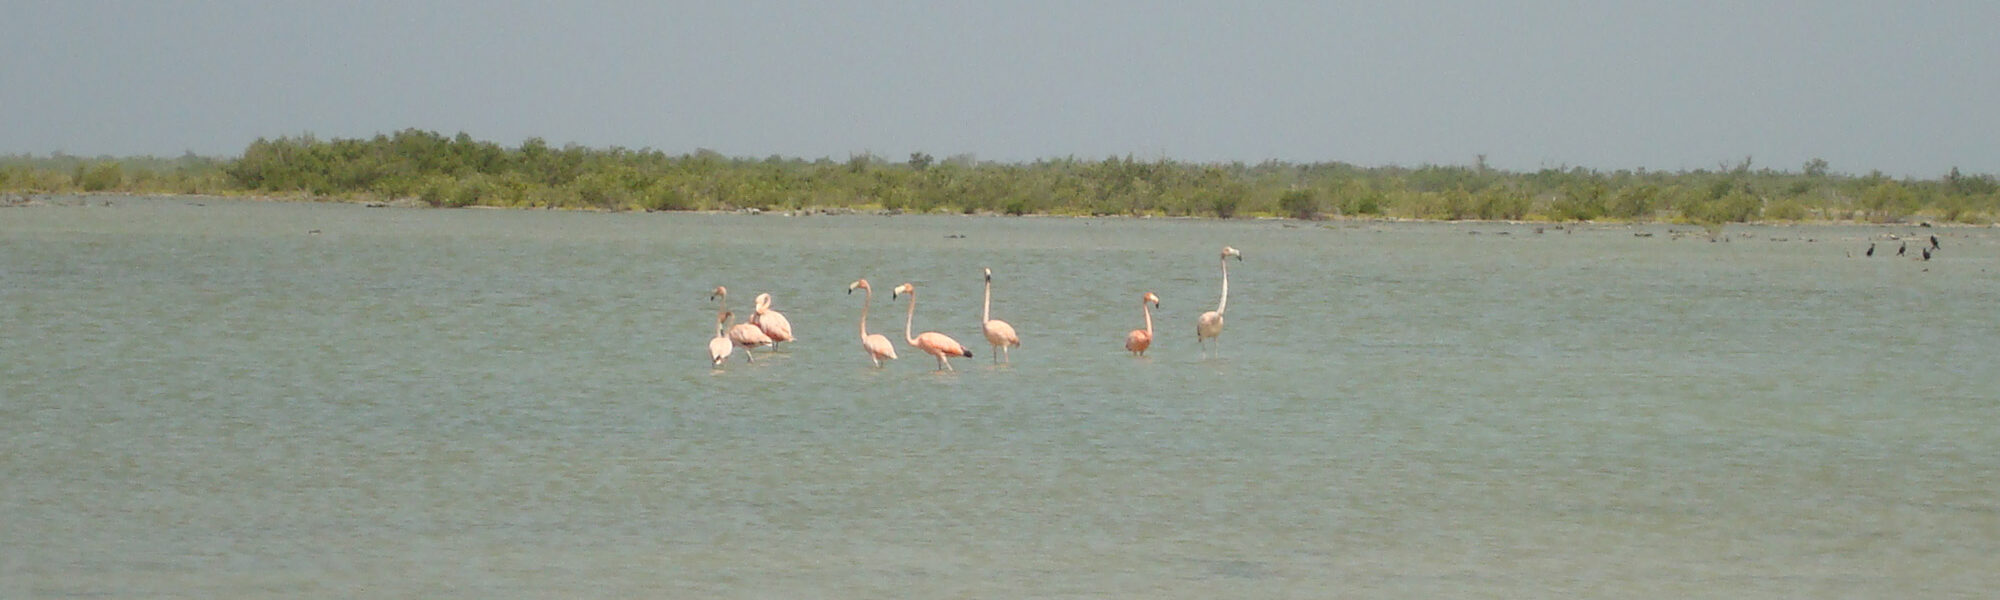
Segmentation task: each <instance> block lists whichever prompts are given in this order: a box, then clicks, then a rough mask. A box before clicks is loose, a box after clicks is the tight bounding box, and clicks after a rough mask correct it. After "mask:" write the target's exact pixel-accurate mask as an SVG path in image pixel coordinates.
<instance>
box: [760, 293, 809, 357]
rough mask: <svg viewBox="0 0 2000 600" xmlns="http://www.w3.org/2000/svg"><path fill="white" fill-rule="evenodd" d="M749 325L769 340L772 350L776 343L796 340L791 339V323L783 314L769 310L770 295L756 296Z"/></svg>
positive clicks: (776, 345)
mask: <svg viewBox="0 0 2000 600" xmlns="http://www.w3.org/2000/svg"><path fill="white" fill-rule="evenodd" d="M750 324H751V325H756V326H757V329H759V330H762V331H763V332H764V335H766V336H769V337H770V338H771V347H772V348H776V347H778V342H789V341H792V340H795V339H797V338H794V337H792V321H791V320H790V319H786V318H785V314H784V313H781V312H778V311H776V310H772V309H771V295H770V294H758V295H757V308H756V309H755V310H753V311H751V313H750Z"/></svg>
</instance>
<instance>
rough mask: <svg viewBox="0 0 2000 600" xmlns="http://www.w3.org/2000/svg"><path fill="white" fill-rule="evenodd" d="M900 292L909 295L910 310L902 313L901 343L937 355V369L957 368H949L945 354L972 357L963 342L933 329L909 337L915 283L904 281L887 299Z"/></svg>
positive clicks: (915, 311)
mask: <svg viewBox="0 0 2000 600" xmlns="http://www.w3.org/2000/svg"><path fill="white" fill-rule="evenodd" d="M902 294H909V295H910V310H909V312H908V314H905V315H903V343H905V344H909V345H910V346H912V347H915V348H916V349H918V350H922V351H923V352H924V353H925V354H929V355H931V356H935V357H937V361H938V368H937V370H940V371H946V370H951V371H956V370H957V369H953V368H951V361H949V360H945V357H946V356H963V357H966V358H972V351H971V350H967V349H966V348H965V346H964V345H963V344H960V343H958V340H954V339H951V336H948V335H945V334H942V333H938V332H935V331H926V332H924V333H923V335H919V336H917V337H914V338H913V337H910V329H911V323H912V322H914V321H915V320H916V318H917V286H916V284H913V283H905V284H903V285H899V286H896V289H893V290H889V299H890V300H894V299H896V296H898V295H902Z"/></svg>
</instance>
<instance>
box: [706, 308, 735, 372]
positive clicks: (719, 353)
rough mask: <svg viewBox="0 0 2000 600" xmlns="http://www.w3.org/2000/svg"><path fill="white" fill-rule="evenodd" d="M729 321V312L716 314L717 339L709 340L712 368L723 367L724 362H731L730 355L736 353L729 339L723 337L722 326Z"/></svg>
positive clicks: (709, 359)
mask: <svg viewBox="0 0 2000 600" xmlns="http://www.w3.org/2000/svg"><path fill="white" fill-rule="evenodd" d="M728 321H729V311H726V310H725V311H721V312H718V313H716V314H715V337H714V338H713V339H710V340H708V362H709V363H710V365H711V366H716V367H720V366H722V362H723V361H726V360H729V353H731V352H735V351H736V347H735V346H731V345H729V338H727V337H723V335H722V324H723V323H726V322H728Z"/></svg>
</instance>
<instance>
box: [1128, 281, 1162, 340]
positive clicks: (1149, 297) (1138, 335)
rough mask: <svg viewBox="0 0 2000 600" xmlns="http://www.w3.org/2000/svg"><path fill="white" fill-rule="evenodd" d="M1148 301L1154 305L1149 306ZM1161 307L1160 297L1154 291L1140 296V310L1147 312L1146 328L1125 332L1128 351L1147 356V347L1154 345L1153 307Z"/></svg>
mask: <svg viewBox="0 0 2000 600" xmlns="http://www.w3.org/2000/svg"><path fill="white" fill-rule="evenodd" d="M1148 302H1150V303H1152V306H1150V307H1149V306H1147V305H1146V303H1148ZM1159 307H1160V297H1159V296H1155V295H1153V293H1152V292H1146V295H1144V296H1140V297H1139V311H1140V312H1143V313H1146V328H1145V329H1134V330H1132V332H1131V333H1127V334H1125V351H1126V352H1131V353H1132V354H1135V355H1138V356H1145V355H1146V349H1147V348H1151V347H1153V309H1155V308H1159Z"/></svg>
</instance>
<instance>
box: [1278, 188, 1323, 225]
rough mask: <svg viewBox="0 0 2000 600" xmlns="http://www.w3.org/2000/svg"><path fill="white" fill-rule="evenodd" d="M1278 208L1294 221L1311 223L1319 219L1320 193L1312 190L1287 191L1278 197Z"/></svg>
mask: <svg viewBox="0 0 2000 600" xmlns="http://www.w3.org/2000/svg"><path fill="white" fill-rule="evenodd" d="M1278 208H1280V209H1282V210H1284V211H1285V214H1287V215H1290V216H1291V217H1292V218H1294V219H1299V220H1304V221H1310V220H1314V219H1318V218H1319V193H1318V192H1316V191H1314V190H1311V189H1296V190H1287V191H1286V192H1285V193H1284V194H1283V195H1280V196H1278Z"/></svg>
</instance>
